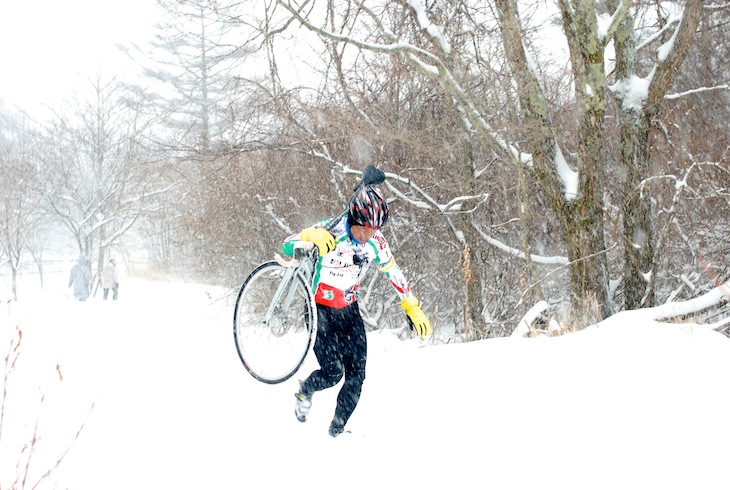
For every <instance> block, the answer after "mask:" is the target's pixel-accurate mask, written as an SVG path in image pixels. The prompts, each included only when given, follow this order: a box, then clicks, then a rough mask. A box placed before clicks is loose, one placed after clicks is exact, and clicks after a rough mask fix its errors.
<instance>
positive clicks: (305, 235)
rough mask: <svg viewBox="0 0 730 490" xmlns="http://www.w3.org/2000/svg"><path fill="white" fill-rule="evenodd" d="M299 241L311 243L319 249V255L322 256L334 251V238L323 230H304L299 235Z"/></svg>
mask: <svg viewBox="0 0 730 490" xmlns="http://www.w3.org/2000/svg"><path fill="white" fill-rule="evenodd" d="M299 239H300V240H302V241H305V242H312V243H314V245H315V246H316V247H317V248H318V249H319V255H320V256H324V255H327V254H328V253H330V252H331V251H332V250H334V249H335V237H333V236H332V233H330V232H329V231H327V230H325V229H324V228H314V227H312V228H305V229H304V230H302V232H301V233H300V234H299Z"/></svg>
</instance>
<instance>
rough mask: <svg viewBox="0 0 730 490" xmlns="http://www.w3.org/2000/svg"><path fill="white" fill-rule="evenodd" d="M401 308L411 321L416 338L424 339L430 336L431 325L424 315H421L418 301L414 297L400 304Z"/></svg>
mask: <svg viewBox="0 0 730 490" xmlns="http://www.w3.org/2000/svg"><path fill="white" fill-rule="evenodd" d="M400 305H401V308H403V309H404V310H406V315H408V319H409V320H410V321H411V325H413V328H414V330H415V331H416V333H417V334H418V336H419V337H420V338H422V339H425V338H426V337H428V336H429V335H431V323H430V322H429V321H428V318H426V314H425V313H423V311H422V310H421V307H420V306H418V300H417V299H416V297H415V296H409V297H407V298H406V299H404V300H403V301H401V302H400Z"/></svg>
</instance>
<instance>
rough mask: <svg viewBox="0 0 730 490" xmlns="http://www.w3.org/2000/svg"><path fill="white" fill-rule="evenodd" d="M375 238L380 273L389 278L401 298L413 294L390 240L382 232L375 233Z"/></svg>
mask: <svg viewBox="0 0 730 490" xmlns="http://www.w3.org/2000/svg"><path fill="white" fill-rule="evenodd" d="M373 240H374V241H375V243H376V249H377V257H376V265H377V267H378V270H379V271H380V273H381V274H383V275H384V276H385V277H386V278H387V279H388V281H389V282H390V284H391V286H393V289H395V291H396V293H398V297H399V298H400V299H401V300H402V299H405V298H407V297H408V296H412V295H413V293H412V292H411V286H410V285H409V284H408V280H407V279H406V276H405V274H403V271H402V270H401V268H400V267H399V266H398V264H397V263H396V261H395V257H394V256H393V254H392V253H391V251H390V246H389V245H388V241H387V240H386V239H385V237H384V236H383V235H382V234H380V233H378V234H377V235H375V236H374V237H373Z"/></svg>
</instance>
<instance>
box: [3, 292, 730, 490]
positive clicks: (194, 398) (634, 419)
mask: <svg viewBox="0 0 730 490" xmlns="http://www.w3.org/2000/svg"><path fill="white" fill-rule="evenodd" d="M125 286H126V287H125V288H124V289H122V291H121V292H120V301H119V302H117V303H113V302H107V303H104V302H101V301H99V300H94V301H90V302H88V303H86V304H80V303H74V302H72V301H70V300H68V298H67V297H65V295H64V294H62V293H56V294H55V295H54V294H51V293H45V294H44V295H41V296H38V298H36V299H33V300H28V301H27V302H25V303H24V302H21V303H19V305H18V318H19V319H20V322H21V327H22V329H23V332H24V338H23V346H22V347H23V351H22V356H21V361H20V363H19V365H18V369H17V372H16V373H13V374H12V376H11V385H10V388H11V390H10V392H9V404H8V405H9V406H8V411H9V412H12V413H13V414H14V415H13V417H14V418H13V420H14V421H19V420H25V424H20V425H18V423H17V422H16V425H15V426H14V427H15V431H18V430H20V429H19V428H20V427H23V428H25V429H26V430H27V429H28V427H31V426H32V424H33V423H35V421H36V419H37V418H38V414H39V413H40V421H41V425H40V429H41V430H40V432H41V435H42V436H43V440H42V441H41V443H40V445H39V449H38V451H37V453H36V456H35V459H34V460H33V462H34V464H36V465H37V468H36V471H41V468H43V467H44V465H46V467H47V465H48V462H54V461H55V458H57V457H58V455H59V454H60V452H61V451H63V449H64V448H65V446H66V444H67V442H68V441H69V440H71V439H73V435H74V433H75V431H76V429H77V428H78V427H79V425H80V423H81V422H82V421H83V419H84V418H85V416H86V413H87V412H88V410H89V407H90V406H91V404H92V403H93V404H94V408H93V410H92V411H91V414H90V416H89V418H88V421H87V423H86V426H85V427H84V430H83V431H82V433H81V435H80V437H79V438H78V440H77V441H76V442H75V443H74V445H73V447H72V449H71V451H70V452H69V454H68V456H67V457H66V459H65V460H64V462H63V464H62V465H61V467H60V468H59V469H58V470H56V472H54V474H53V477H54V479H55V480H58V488H67V487H68V488H71V489H75V490H99V489H104V490H117V489H120V490H121V489H125V490H128V489H135V490H147V489H150V490H152V489H173V488H174V489H221V490H223V489H243V488H246V489H251V488H253V489H268V488H272V489H279V488H291V486H292V485H296V487H297V488H305V489H306V488H318V489H330V488H331V489H340V488H349V489H359V488H363V489H364V488H367V489H373V488H383V489H389V488H403V487H405V488H424V489H425V488H442V487H443V488H455V489H470V488H490V489H527V488H548V489H552V488H555V489H586V488H590V489H603V488H605V489H609V488H611V489H613V488H621V489H626V488H637V489H639V488H640V489H647V488H657V489H659V488H661V489H667V488H683V489H689V488H692V489H710V488H718V489H720V488H724V489H727V488H730V474H728V471H727V470H726V467H727V463H728V461H730V460H729V458H730V421H729V419H728V416H727V410H728V408H729V407H730V403H728V402H730V393H728V390H727V382H726V381H725V377H726V373H728V372H730V340H729V339H727V338H725V337H723V336H722V335H720V334H717V333H715V332H706V331H703V330H701V329H699V328H695V329H690V328H688V327H674V326H658V325H652V324H643V325H642V324H635V325H631V324H628V325H620V326H611V327H601V328H595V327H594V328H592V329H588V330H586V331H583V332H580V333H577V334H572V335H569V336H566V337H562V338H553V339H547V338H541V339H494V340H488V341H483V342H477V343H471V344H467V345H447V346H439V347H431V346H428V347H419V346H418V344H417V343H416V342H405V343H404V342H399V341H396V340H395V339H394V338H393V337H392V336H391V335H389V334H388V333H387V332H379V333H372V334H370V335H369V361H368V363H369V365H368V375H367V379H366V382H365V388H364V391H363V396H362V399H361V403H360V405H359V406H358V408H357V410H356V412H355V414H354V415H353V417H352V419H351V421H350V424H349V425H348V428H350V429H352V431H353V433H352V434H350V435H346V436H343V437H340V438H338V439H331V438H330V437H329V436H328V435H327V427H328V425H329V420H330V418H331V416H332V413H333V410H334V400H335V396H336V391H334V390H329V391H327V392H323V393H319V394H317V395H316V396H315V398H314V406H313V409H312V413H311V417H310V420H309V421H308V422H307V423H306V424H300V423H299V422H297V421H296V419H295V418H294V416H293V412H292V411H293V395H292V394H293V392H294V391H295V389H296V378H295V379H292V380H290V381H287V382H285V383H282V384H281V385H275V386H269V385H264V384H262V383H259V382H257V381H255V380H254V379H253V378H251V377H250V376H249V375H248V374H247V373H246V372H245V370H244V369H243V367H242V366H241V365H240V362H239V361H238V358H237V356H236V353H235V349H234V347H233V341H232V334H231V325H230V324H231V312H230V310H229V309H228V308H227V307H225V306H224V304H223V303H221V302H215V301H212V300H211V297H212V296H215V294H216V292H215V291H214V290H212V289H208V288H205V287H203V286H197V285H181V284H164V283H160V284H156V283H148V282H142V281H128V284H125ZM2 342H5V339H3V340H2ZM5 345H6V344H5V343H3V352H4V351H5ZM56 364H58V365H59V366H60V370H61V373H62V375H63V381H62V382H59V381H58V376H57V371H56ZM311 367H312V360H311V359H310V360H309V361H308V363H307V365H306V366H305V367H304V368H303V370H302V371H301V375H302V376H304V375H306V373H308V372H309V370H310V369H311ZM45 390H48V394H47V397H46V401H45V402H44V403H43V405H42V408H40V409H39V406H40V404H39V403H38V399H39V396H40V394H41V393H42V392H43V391H45ZM4 437H5V439H3V440H2V441H0V459H2V460H3V463H2V464H1V465H0V484H2V486H3V487H6V486H7V482H8V481H9V479H10V478H12V476H13V475H14V473H12V472H13V471H14V463H15V460H17V455H15V456H13V455H12V444H10V443H9V442H12V441H11V439H12V437H10V436H4ZM11 456H12V457H11ZM9 463H12V465H10V464H9ZM9 466H10V469H8V467H9ZM9 472H11V473H9ZM52 487H53V485H52V484H50V482H49V483H47V484H45V488H52Z"/></svg>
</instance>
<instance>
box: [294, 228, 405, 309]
mask: <svg viewBox="0 0 730 490" xmlns="http://www.w3.org/2000/svg"><path fill="white" fill-rule="evenodd" d="M326 223H328V221H327V220H324V221H321V222H319V223H317V224H316V225H314V226H315V227H319V228H321V227H323V226H324V225H325V224H326ZM330 233H332V236H333V237H334V238H335V249H334V250H332V251H331V252H330V253H328V254H327V255H325V256H324V257H320V259H319V260H318V261H317V267H316V269H315V271H314V282H313V293H314V300H315V302H316V303H318V304H320V305H324V306H329V307H331V308H345V307H346V306H348V305H351V304H352V303H354V302H355V301H356V300H357V295H358V288H359V286H360V280H361V279H362V278H363V277H364V276H365V273H366V272H367V268H368V266H369V265H370V263H373V264H374V265H375V266H376V267H377V268H378V270H379V271H380V272H381V273H383V274H384V275H385V277H387V278H388V281H389V282H390V284H391V285H392V286H393V288H394V289H395V291H396V293H398V296H399V297H400V299H401V300H402V299H404V298H407V297H408V296H411V295H412V293H411V287H410V285H409V284H408V281H407V280H406V278H405V275H404V274H403V271H401V269H400V267H398V264H396V262H395V257H393V254H392V253H391V251H390V247H389V246H388V241H387V240H386V239H385V236H383V234H382V233H381V232H380V230H378V231H376V232H375V235H373V237H372V238H371V239H370V240H368V241H367V242H365V243H359V242H357V241H356V240H355V239H354V238H353V237H352V235H351V234H350V232H349V225H348V223H347V216H344V217H343V218H342V219H341V220H340V222H339V223H337V225H336V226H335V227H334V228H333V229H332V230H331V231H330ZM297 241H299V234H298V233H297V234H295V235H292V236H290V237H288V238H287V239H286V240H285V241H284V244H283V245H282V247H281V250H282V252H283V253H285V254H286V255H290V256H291V255H294V244H295V243H296V242H297Z"/></svg>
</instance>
